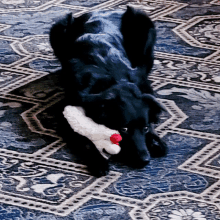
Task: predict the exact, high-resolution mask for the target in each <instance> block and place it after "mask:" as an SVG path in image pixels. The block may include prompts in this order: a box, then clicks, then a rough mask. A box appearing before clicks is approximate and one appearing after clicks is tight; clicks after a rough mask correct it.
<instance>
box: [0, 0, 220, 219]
mask: <svg viewBox="0 0 220 220" xmlns="http://www.w3.org/2000/svg"><path fill="white" fill-rule="evenodd" d="M127 4H130V5H133V6H134V7H136V8H142V9H143V10H145V11H146V12H147V13H148V14H149V15H150V17H151V18H152V19H153V21H154V22H155V25H156V28H157V43H156V47H155V50H156V52H155V57H156V58H155V63H154V68H153V71H152V74H151V76H150V80H151V81H152V85H153V88H154V90H155V93H156V95H157V98H158V100H159V101H160V102H161V103H163V104H164V106H165V107H166V108H167V113H164V115H162V118H161V123H160V124H159V125H158V126H157V128H156V130H157V132H158V133H159V134H160V136H161V137H162V138H163V140H164V141H166V142H167V145H168V146H169V154H168V156H167V157H165V158H159V159H152V160H151V162H150V164H149V165H148V166H146V167H145V168H143V169H139V170H133V169H131V168H129V167H126V166H123V165H121V164H116V163H111V172H110V173H109V175H107V176H105V177H102V178H98V179H97V178H95V177H93V176H91V175H90V174H89V173H88V171H87V169H86V166H85V165H83V164H81V163H80V161H79V160H77V158H75V157H74V155H72V154H71V153H70V152H69V151H68V149H67V148H66V145H65V143H64V142H63V141H62V138H61V137H60V136H59V135H58V134H57V132H56V128H57V126H59V125H58V124H57V123H56V121H55V120H54V114H53V113H54V111H55V109H56V107H57V105H58V104H59V102H60V101H62V99H63V97H64V95H63V90H62V88H61V87H60V86H59V85H58V84H57V83H56V79H57V74H56V73H57V70H59V69H60V64H59V62H58V61H57V60H56V58H55V57H54V55H53V52H52V50H51V47H50V45H49V41H48V33H49V29H50V27H51V25H52V24H53V23H54V22H55V21H57V20H58V19H59V18H60V17H62V16H64V15H65V14H67V13H69V12H72V13H73V15H74V16H75V17H78V16H80V15H82V14H84V13H86V12H89V11H92V10H97V9H100V10H108V9H121V10H125V8H126V5H127ZM0 137H1V138H0V171H1V172H0V219H11V220H88V219H92V220H93V219H94V220H96V219H100V220H113V219H115V220H118V219H124V220H128V219H133V220H136V219H144V220H147V219H149V220H186V219H187V220H214V219H220V180H219V179H220V1H219V0H170V1H168V0H143V1H142V2H141V3H139V2H138V1H136V0H28V1H27V0H0Z"/></svg>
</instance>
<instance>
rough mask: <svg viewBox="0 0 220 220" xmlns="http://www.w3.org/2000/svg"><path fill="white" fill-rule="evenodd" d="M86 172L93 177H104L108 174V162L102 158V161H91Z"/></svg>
mask: <svg viewBox="0 0 220 220" xmlns="http://www.w3.org/2000/svg"><path fill="white" fill-rule="evenodd" d="M88 170H89V172H90V173H91V174H92V175H93V176H95V177H101V176H106V175H107V174H108V173H109V164H108V161H107V160H105V159H104V158H103V160H102V161H100V160H99V161H93V163H90V164H89V165H88Z"/></svg>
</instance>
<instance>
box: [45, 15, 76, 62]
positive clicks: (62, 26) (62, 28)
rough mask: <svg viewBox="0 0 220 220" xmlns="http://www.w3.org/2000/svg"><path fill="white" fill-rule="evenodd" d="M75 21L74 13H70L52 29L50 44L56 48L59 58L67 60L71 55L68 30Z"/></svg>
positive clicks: (56, 54)
mask: <svg viewBox="0 0 220 220" xmlns="http://www.w3.org/2000/svg"><path fill="white" fill-rule="evenodd" d="M73 21H74V19H73V17H72V13H69V14H67V15H66V16H65V18H63V19H61V20H60V21H58V22H56V23H55V24H54V25H53V26H52V27H51V29H50V34H49V36H50V44H51V47H52V48H53V50H54V54H55V56H56V57H57V58H58V59H59V60H65V59H66V58H67V57H68V55H69V52H68V51H70V50H69V47H70V40H69V37H70V36H69V33H68V30H69V29H70V27H71V25H72V23H73Z"/></svg>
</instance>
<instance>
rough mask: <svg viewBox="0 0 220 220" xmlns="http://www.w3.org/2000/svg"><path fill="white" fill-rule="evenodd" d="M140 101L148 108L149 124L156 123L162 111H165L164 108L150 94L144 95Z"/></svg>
mask: <svg viewBox="0 0 220 220" xmlns="http://www.w3.org/2000/svg"><path fill="white" fill-rule="evenodd" d="M142 100H143V101H144V102H145V103H147V105H148V106H149V122H150V123H157V122H158V121H159V115H160V114H161V113H162V111H166V109H165V107H164V106H163V105H162V104H161V103H159V102H158V101H157V99H156V98H155V97H154V96H153V95H151V94H144V95H143V96H142Z"/></svg>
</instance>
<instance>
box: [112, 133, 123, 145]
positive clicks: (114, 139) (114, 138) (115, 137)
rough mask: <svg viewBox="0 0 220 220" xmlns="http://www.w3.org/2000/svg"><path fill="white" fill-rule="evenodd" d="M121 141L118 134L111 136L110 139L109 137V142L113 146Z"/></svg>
mask: <svg viewBox="0 0 220 220" xmlns="http://www.w3.org/2000/svg"><path fill="white" fill-rule="evenodd" d="M121 140H122V137H121V135H120V134H113V135H112V136H111V137H110V141H111V142H112V143H113V144H117V145H119V143H118V142H120V141H121Z"/></svg>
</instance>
